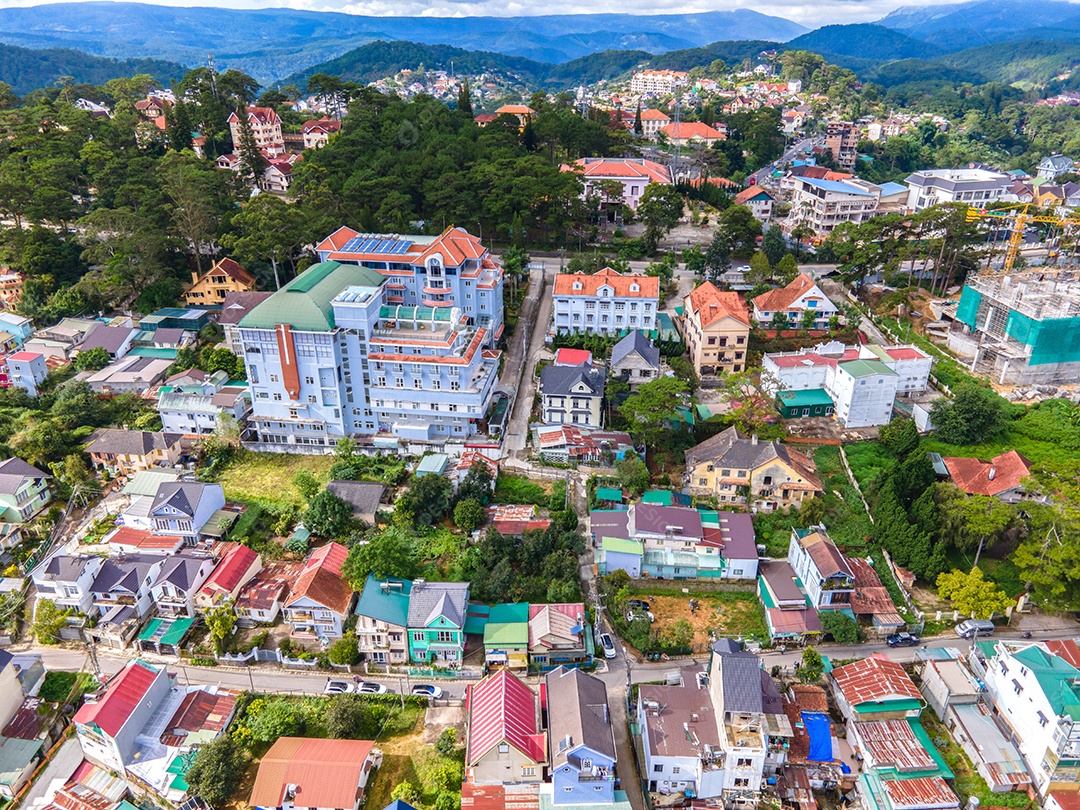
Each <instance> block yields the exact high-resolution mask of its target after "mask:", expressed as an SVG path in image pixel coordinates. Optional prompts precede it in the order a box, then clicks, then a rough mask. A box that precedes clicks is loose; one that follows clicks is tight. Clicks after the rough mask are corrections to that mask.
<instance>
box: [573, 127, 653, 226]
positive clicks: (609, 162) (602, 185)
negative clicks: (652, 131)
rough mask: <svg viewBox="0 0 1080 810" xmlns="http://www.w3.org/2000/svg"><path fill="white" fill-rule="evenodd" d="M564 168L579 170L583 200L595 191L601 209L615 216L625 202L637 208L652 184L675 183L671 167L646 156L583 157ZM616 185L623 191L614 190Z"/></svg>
mask: <svg viewBox="0 0 1080 810" xmlns="http://www.w3.org/2000/svg"><path fill="white" fill-rule="evenodd" d="M666 117H667V116H665V118H666ZM643 123H644V122H643ZM562 170H563V171H564V172H567V171H575V172H577V173H578V174H579V175H580V176H581V182H582V183H583V184H584V186H585V189H584V191H583V192H582V199H586V198H588V197H589V196H591V195H594V194H595V195H596V196H597V197H598V198H599V200H600V210H601V211H603V212H605V213H609V214H610V215H611V216H612V217H614V215H615V214H616V213H617V212H618V209H619V208H620V207H621V206H624V205H625V206H626V207H627V208H629V209H630V210H631V211H636V210H637V207H638V203H639V202H640V201H641V195H642V194H644V193H645V188H646V187H647V186H648V185H649V184H650V183H659V184H660V185H665V186H669V185H671V171H670V170H669V169H668V167H667V166H665V165H663V164H662V163H655V162H653V161H651V160H646V159H645V158H581V159H580V160H578V161H576V162H574V163H571V164H564V165H563V167H562ZM616 188H618V189H619V190H620V191H619V193H618V194H613V193H611V191H612V190H614V189H616ZM612 209H613V210H612Z"/></svg>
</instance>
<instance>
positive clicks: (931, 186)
mask: <svg viewBox="0 0 1080 810" xmlns="http://www.w3.org/2000/svg"><path fill="white" fill-rule="evenodd" d="M1012 181H1013V178H1012V177H1011V176H1010V175H1007V174H1004V173H1002V172H993V171H989V170H988V169H927V170H926V171H921V172H915V173H914V174H912V175H910V176H909V177H908V178H907V179H906V180H905V181H904V182H905V183H907V186H908V198H907V210H908V211H909V212H912V213H914V212H916V211H922V210H923V209H925V208H931V207H933V206H935V205H941V204H942V203H951V202H964V203H968V204H969V205H972V206H975V207H976V208H980V207H983V206H986V205H989V204H990V203H993V202H997V201H998V200H1000V199H1002V198H1003V197H1004V196H1005V195H1006V194H1007V193H1008V190H1009V186H1010V185H1011V184H1012Z"/></svg>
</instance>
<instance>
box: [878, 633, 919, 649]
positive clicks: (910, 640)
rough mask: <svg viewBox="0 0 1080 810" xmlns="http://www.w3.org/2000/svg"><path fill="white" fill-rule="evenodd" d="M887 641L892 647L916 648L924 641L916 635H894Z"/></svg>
mask: <svg viewBox="0 0 1080 810" xmlns="http://www.w3.org/2000/svg"><path fill="white" fill-rule="evenodd" d="M885 641H887V642H888V643H889V646H890V647H914V646H915V645H916V644H920V643H921V642H922V639H920V638H919V637H918V636H917V635H915V634H914V633H893V634H892V635H891V636H889V637H888V638H886V639H885Z"/></svg>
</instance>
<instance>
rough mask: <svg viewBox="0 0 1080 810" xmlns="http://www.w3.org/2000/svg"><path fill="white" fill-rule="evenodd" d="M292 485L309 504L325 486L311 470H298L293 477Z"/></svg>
mask: <svg viewBox="0 0 1080 810" xmlns="http://www.w3.org/2000/svg"><path fill="white" fill-rule="evenodd" d="M292 485H293V487H295V488H296V491H297V492H299V493H300V496H301V497H302V498H303V499H304V500H305V501H306V502H307V503H309V504H310V503H311V501H312V499H313V498H314V497H315V496H316V495H318V494H319V492H320V491H321V490H322V488H323V487H322V483H321V482H320V481H319V479H318V478H316V477H315V476H314V475H312V473H311V471H310V470H297V471H296V475H294V476H293V477H292Z"/></svg>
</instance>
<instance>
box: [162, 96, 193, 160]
mask: <svg viewBox="0 0 1080 810" xmlns="http://www.w3.org/2000/svg"><path fill="white" fill-rule="evenodd" d="M165 123H166V134H167V135H168V137H169V147H170V148H172V149H175V150H176V151H177V152H183V151H184V150H185V149H190V148H191V117H190V116H189V115H188V109H187V105H186V104H185V103H184V102H182V101H177V102H176V104H174V105H173V106H172V107H167V108H166V109H165Z"/></svg>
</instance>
